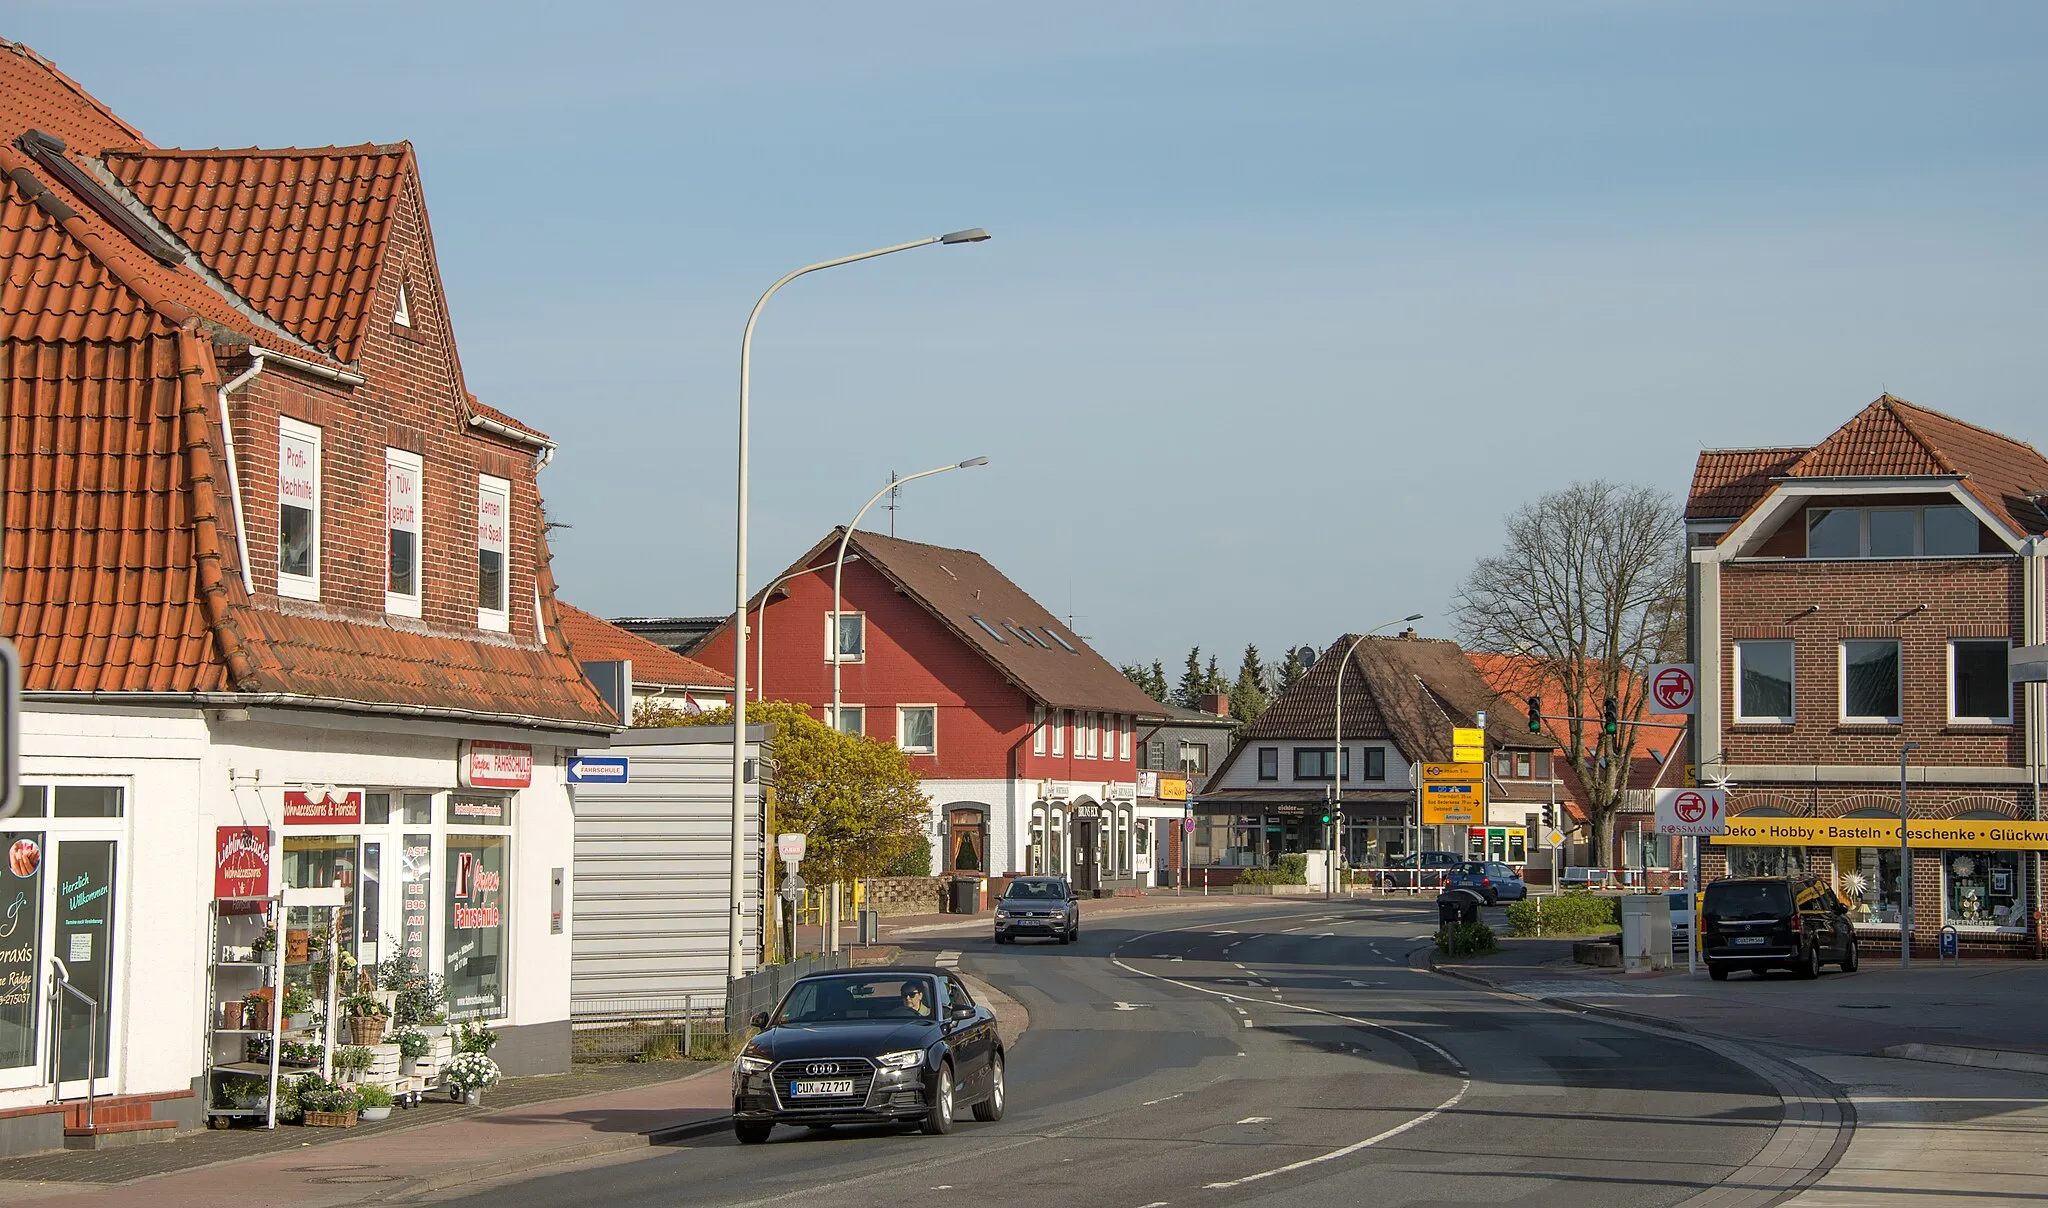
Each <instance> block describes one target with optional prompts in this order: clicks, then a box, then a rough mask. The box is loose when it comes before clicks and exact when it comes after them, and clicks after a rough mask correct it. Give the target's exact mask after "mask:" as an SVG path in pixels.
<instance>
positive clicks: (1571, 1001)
mask: <svg viewBox="0 0 2048 1208" xmlns="http://www.w3.org/2000/svg"><path fill="white" fill-rule="evenodd" d="M1417 951H1418V952H1420V953H1422V954H1423V963H1422V965H1421V967H1423V968H1427V969H1428V970H1429V971H1430V972H1431V973H1435V974H1437V975H1439V976H1442V977H1448V978H1451V979H1453V980H1455V981H1461V982H1469V983H1471V984H1472V985H1475V986H1483V987H1485V988H1486V989H1488V990H1492V991H1494V992H1495V993H1497V994H1513V995H1514V996H1515V997H1516V998H1526V999H1529V1000H1530V1001H1531V1002H1541V1003H1549V1004H1550V1005H1552V1006H1556V1007H1563V1008H1565V1009H1566V1010H1570V1011H1576V1012H1578V1013H1579V1014H1581V1015H1600V1016H1605V1017H1606V1018H1608V1019H1618V1020H1621V1021H1622V1022H1624V1023H1633V1024H1639V1025H1641V1026H1643V1027H1646V1028H1656V1029H1658V1030H1660V1031H1665V1032H1677V1033H1679V1034H1681V1035H1690V1036H1716V1035H1718V1033H1714V1032H1701V1031H1699V1030H1698V1029H1696V1028H1693V1027H1691V1026H1689V1025H1687V1024H1683V1023H1679V1022H1678V1021H1676V1020H1672V1019H1666V1018H1664V1017H1663V1016H1661V1015H1645V1014H1643V1013H1642V1012H1640V1011H1624V1010H1622V1009H1621V1008H1620V1007H1610V1006H1606V1005H1604V1004H1602V1003H1591V1002H1585V1001H1582V1000H1580V999H1576V998H1567V997H1564V996H1563V995H1556V994H1542V995H1536V994H1519V993H1516V992H1515V991H1513V990H1509V989H1507V988H1505V987H1503V986H1502V985H1501V984H1500V983H1499V982H1497V981H1494V980H1493V979H1492V978H1489V977H1482V976H1480V975H1479V974H1477V973H1467V972H1465V971H1464V970H1462V969H1447V968H1444V967H1443V966H1441V965H1439V964H1438V963H1437V959H1436V952H1435V950H1434V949H1430V948H1421V949H1417ZM1723 1039H1729V1040H1743V1039H1745V1038H1744V1037H1739V1036H1730V1037H1724V1038H1723ZM1751 1039H1753V1038H1751ZM1906 1047H1924V1046H1906ZM2041 1060H2042V1061H2043V1062H2044V1069H2048V1058H2042V1059H2041Z"/></svg>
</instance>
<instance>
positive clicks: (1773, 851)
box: [1728, 844, 1806, 877]
mask: <svg viewBox="0 0 2048 1208" xmlns="http://www.w3.org/2000/svg"><path fill="white" fill-rule="evenodd" d="M1805 870H1806V849H1805V848H1803V847H1761V846H1750V845H1747V844H1740V845H1736V846H1733V847H1730V848H1729V849H1728V875H1729V876H1731V877H1789V876H1793V875H1795V874H1797V873H1801V872H1804V871H1805Z"/></svg>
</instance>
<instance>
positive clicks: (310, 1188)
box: [0, 1062, 732, 1208]
mask: <svg viewBox="0 0 2048 1208" xmlns="http://www.w3.org/2000/svg"><path fill="white" fill-rule="evenodd" d="M726 1070H727V1067H726V1066H725V1065H724V1064H723V1063H720V1064H716V1065H711V1066H710V1067H709V1068H706V1067H705V1066H704V1065H702V1064H700V1063H696V1062H688V1063H684V1062H677V1063H673V1064H668V1065H644V1066H609V1067H602V1068H600V1069H597V1070H591V1071H584V1072H579V1073H573V1074H564V1075H559V1076H554V1077H546V1078H522V1079H516V1080H508V1081H507V1082H506V1083H505V1084H503V1085H501V1086H499V1087H494V1088H492V1090H491V1091H489V1092H486V1095H485V1106H484V1107H483V1108H481V1109H477V1108H465V1107H461V1106H458V1105H455V1104H452V1103H446V1102H445V1101H444V1102H442V1103H438V1104H430V1105H426V1106H422V1107H418V1108H414V1109H413V1110H412V1111H410V1112H393V1113H392V1116H391V1119H389V1120H387V1121H385V1122H383V1123H381V1124H366V1125H359V1126H358V1127H356V1128H353V1129H313V1128H304V1127H298V1126H291V1125H285V1126H280V1127H279V1128H278V1129H277V1130H275V1131H274V1132H265V1131H261V1130H245V1129H236V1130H231V1131H224V1132H207V1133H198V1134H189V1135H186V1136H182V1137H180V1138H178V1139H177V1140H173V1141H166V1142H160V1143H157V1144H152V1145H140V1146H134V1147H131V1148H125V1149H114V1150H104V1151H100V1152H59V1153H50V1154H37V1155H33V1156H30V1157H24V1158H12V1159H8V1160H6V1161H0V1203H28V1202H37V1203H50V1204H56V1205H62V1206H63V1208H132V1206H133V1205H135V1204H136V1203H138V1202H141V1201H142V1200H143V1199H145V1198H146V1199H147V1201H148V1202H149V1204H150V1205H151V1208H219V1205H220V1204H222V1203H223V1202H224V1201H225V1200H230V1199H231V1200H233V1201H235V1202H244V1201H246V1202H251V1203H263V1204H291V1205H293V1208H338V1206H339V1205H344V1204H355V1203H360V1202H363V1201H366V1200H372V1199H388V1198H392V1197H395V1196H403V1195H413V1194H417V1193H420V1192H424V1191H428V1190H431V1189H433V1188H437V1187H447V1186H452V1185H456V1184H460V1183H465V1182H471V1181H474V1180H477V1179H483V1178H495V1177H498V1176H502V1175H506V1174H513V1173H517V1172H519V1171H523V1170H533V1169H536V1168H539V1167H542V1166H551V1165H554V1164H556V1163H558V1162H567V1161H574V1160H577V1159H584V1158H592V1157H597V1156H601V1155H604V1154H609V1153H618V1152H623V1151H627V1150H633V1149H644V1148H646V1147H647V1146H649V1145H659V1144H662V1143H664V1142H665V1141H667V1140H671V1139H675V1138H677V1137H681V1136H687V1135H693V1134H695V1133H697V1132H702V1131H709V1130H712V1129H715V1128H721V1127H724V1125H725V1121H726V1119H727V1117H728V1116H729V1115H730V1113H731V1108H732V1098H731V1095H732V1087H731V1083H730V1081H729V1079H728V1078H727V1077H726ZM593 1088H594V1089H593ZM528 1096H530V1098H528ZM224 1163H232V1164H233V1169H232V1171H230V1170H226V1169H223V1168H222V1166H223V1164H224ZM138 1180H146V1182H138ZM227 1188H232V1193H231V1194H224V1192H225V1189H227Z"/></svg>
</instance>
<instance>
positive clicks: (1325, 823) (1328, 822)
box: [1323, 814, 1330, 826]
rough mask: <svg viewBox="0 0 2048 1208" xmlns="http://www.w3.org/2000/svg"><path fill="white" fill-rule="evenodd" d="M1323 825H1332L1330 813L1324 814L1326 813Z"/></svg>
mask: <svg viewBox="0 0 2048 1208" xmlns="http://www.w3.org/2000/svg"><path fill="white" fill-rule="evenodd" d="M1323 825H1324V826H1328V825H1330V816H1329V815H1328V814H1324V815H1323Z"/></svg>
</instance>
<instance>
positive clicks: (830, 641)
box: [825, 608, 868, 664]
mask: <svg viewBox="0 0 2048 1208" xmlns="http://www.w3.org/2000/svg"><path fill="white" fill-rule="evenodd" d="M839 615H840V616H841V617H845V618H851V619H852V620H853V621H855V622H856V626H855V628H856V629H857V630H858V631H859V633H860V653H859V654H845V655H842V654H840V653H839V641H838V635H837V634H836V633H834V629H835V626H834V625H833V624H832V610H831V609H829V608H828V609H826V610H825V662H826V663H827V664H830V663H831V662H832V661H833V660H834V659H837V660H838V661H839V662H840V663H841V664H846V663H865V662H867V661H868V614H866V613H865V612H861V611H858V610H857V609H852V608H846V609H841V610H840V612H839Z"/></svg>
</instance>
